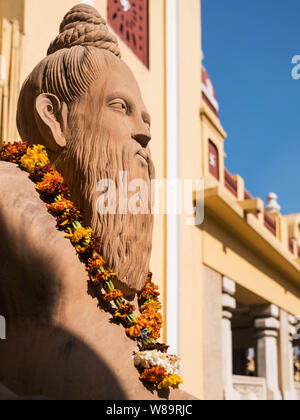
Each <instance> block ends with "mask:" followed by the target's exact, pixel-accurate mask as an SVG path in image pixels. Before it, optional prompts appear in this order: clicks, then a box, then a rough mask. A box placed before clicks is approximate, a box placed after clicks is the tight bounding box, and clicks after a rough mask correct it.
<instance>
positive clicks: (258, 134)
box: [202, 0, 300, 214]
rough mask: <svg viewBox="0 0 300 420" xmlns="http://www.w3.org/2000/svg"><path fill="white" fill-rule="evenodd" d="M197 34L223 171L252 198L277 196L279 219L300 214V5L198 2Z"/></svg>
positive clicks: (289, 1)
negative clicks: (222, 134)
mask: <svg viewBox="0 0 300 420" xmlns="http://www.w3.org/2000/svg"><path fill="white" fill-rule="evenodd" d="M202 30H203V52H204V56H205V59H204V65H205V67H206V69H207V71H208V73H209V75H210V77H211V79H212V81H213V84H214V86H215V89H216V93H217V99H218V102H219V105H220V119H221V122H222V125H223V127H224V129H225V131H226V132H227V134H228V138H227V140H226V142H225V151H226V153H227V159H226V166H227V168H228V169H229V170H230V171H231V172H232V173H233V174H239V175H241V176H242V177H243V178H244V179H245V182H246V187H247V189H248V190H249V191H250V192H251V193H252V194H253V195H254V196H256V197H261V198H263V199H265V197H266V195H267V194H268V193H269V192H271V191H273V192H276V193H277V194H278V196H279V200H278V201H279V204H280V205H281V206H282V212H283V213H284V214H288V213H297V212H299V213H300V177H299V173H300V79H299V80H294V79H293V78H292V76H291V71H292V68H293V67H294V65H292V64H291V61H292V57H293V56H295V55H300V0H202ZM299 74H300V70H299Z"/></svg>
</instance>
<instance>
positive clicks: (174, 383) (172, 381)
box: [157, 375, 183, 389]
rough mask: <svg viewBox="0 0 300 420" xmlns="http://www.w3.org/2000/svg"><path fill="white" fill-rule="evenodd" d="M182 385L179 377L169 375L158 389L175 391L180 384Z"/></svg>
mask: <svg viewBox="0 0 300 420" xmlns="http://www.w3.org/2000/svg"><path fill="white" fill-rule="evenodd" d="M182 383H183V380H182V379H181V377H180V376H179V375H170V376H168V377H167V378H165V379H164V380H163V381H162V382H161V383H160V384H159V385H158V387H157V388H158V389H168V388H170V387H172V388H174V389H176V388H178V387H179V385H180V384H182Z"/></svg>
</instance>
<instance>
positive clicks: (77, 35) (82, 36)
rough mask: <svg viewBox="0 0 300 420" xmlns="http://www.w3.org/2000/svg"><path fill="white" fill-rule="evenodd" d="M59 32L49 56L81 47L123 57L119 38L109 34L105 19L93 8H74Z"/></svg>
mask: <svg viewBox="0 0 300 420" xmlns="http://www.w3.org/2000/svg"><path fill="white" fill-rule="evenodd" d="M59 32H60V33H59V35H58V36H57V37H56V39H55V40H54V41H53V42H52V43H51V44H50V47H49V49H48V52H47V55H50V54H53V53H55V52H56V51H58V50H62V49H63V48H71V47H75V46H78V45H80V46H82V47H84V46H92V47H96V48H100V49H105V50H108V51H110V52H112V53H113V54H115V55H116V56H117V57H121V53H120V49H119V45H118V41H117V38H116V37H115V36H114V35H112V34H111V33H110V32H109V30H108V27H107V24H106V21H105V19H103V18H102V17H101V16H100V14H99V13H98V11H97V10H96V9H95V8H94V7H92V6H89V5H87V4H78V5H77V6H74V7H73V8H72V9H71V10H70V11H69V12H68V13H67V14H66V16H65V17H64V19H63V21H62V23H61V25H60V28H59Z"/></svg>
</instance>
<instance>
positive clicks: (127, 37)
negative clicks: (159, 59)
mask: <svg viewBox="0 0 300 420" xmlns="http://www.w3.org/2000/svg"><path fill="white" fill-rule="evenodd" d="M148 3H149V0H108V1H107V20H108V23H109V24H110V26H111V27H112V28H113V30H114V31H115V32H116V33H117V34H118V36H119V37H120V38H121V39H122V40H123V41H124V42H125V43H126V44H127V45H128V47H129V48H130V49H131V50H132V51H133V52H134V54H135V55H136V56H137V57H138V58H139V59H140V60H141V61H142V62H143V63H144V64H145V66H146V67H148V68H149V4H148Z"/></svg>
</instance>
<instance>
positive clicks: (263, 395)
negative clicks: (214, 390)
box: [232, 375, 267, 401]
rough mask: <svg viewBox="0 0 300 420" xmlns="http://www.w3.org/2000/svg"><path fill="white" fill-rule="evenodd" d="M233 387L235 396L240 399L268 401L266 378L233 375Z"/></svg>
mask: <svg viewBox="0 0 300 420" xmlns="http://www.w3.org/2000/svg"><path fill="white" fill-rule="evenodd" d="M232 383H233V389H234V391H235V397H236V399H237V400H240V401H266V400H267V387H266V380H265V379H264V378H256V377H252V376H236V375H234V376H233V377H232Z"/></svg>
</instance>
